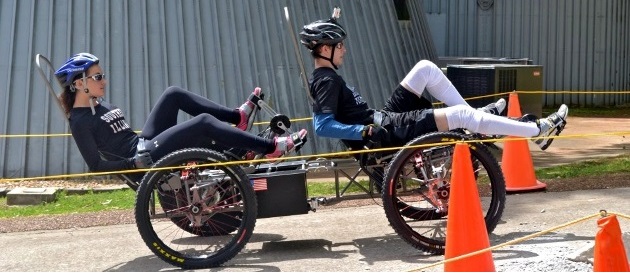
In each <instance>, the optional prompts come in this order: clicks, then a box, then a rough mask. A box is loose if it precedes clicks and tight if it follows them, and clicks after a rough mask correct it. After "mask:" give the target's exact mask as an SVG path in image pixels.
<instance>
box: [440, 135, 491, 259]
mask: <svg viewBox="0 0 630 273" xmlns="http://www.w3.org/2000/svg"><path fill="white" fill-rule="evenodd" d="M451 182H452V183H451V192H450V198H449V199H450V200H449V204H448V219H447V221H446V234H447V236H446V246H445V247H446V249H445V253H444V258H445V259H450V258H454V257H457V256H461V255H464V254H468V253H471V252H474V251H477V250H481V249H484V248H488V247H490V240H489V239H488V231H487V229H486V222H485V220H484V218H483V214H482V209H481V200H480V199H479V191H478V190H477V183H476V182H475V175H474V173H473V169H472V162H471V160H470V150H469V149H468V145H467V144H465V143H457V144H455V154H454V155H453V172H452V174H451ZM444 271H445V272H454V271H495V269H494V261H493V260H492V252H484V253H481V254H479V255H475V256H471V257H468V258H465V259H461V260H457V261H453V262H447V263H446V264H444Z"/></svg>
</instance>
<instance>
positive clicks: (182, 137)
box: [145, 114, 306, 160]
mask: <svg viewBox="0 0 630 273" xmlns="http://www.w3.org/2000/svg"><path fill="white" fill-rule="evenodd" d="M296 136H298V139H299V141H298V139H294V138H295V137H296ZM287 139H290V141H289V140H287ZM305 139H306V130H302V131H300V132H299V134H298V133H295V134H292V135H290V136H288V137H278V138H275V139H267V138H262V137H259V136H256V135H254V134H251V133H248V132H244V131H242V130H240V129H238V128H236V127H233V126H231V125H229V124H227V123H225V122H222V121H221V120H218V119H217V118H215V117H214V116H212V115H210V114H200V115H197V116H195V117H194V118H192V119H190V120H187V121H185V122H182V123H179V124H177V125H175V126H172V127H170V128H168V129H166V130H164V131H163V132H162V133H160V134H158V135H157V136H155V137H154V138H152V139H150V140H148V141H146V142H145V143H146V148H147V150H149V151H150V153H151V158H153V159H154V160H158V159H159V158H162V157H164V156H165V155H167V154H168V153H171V152H173V151H176V150H179V149H183V148H190V147H200V148H207V149H217V147H216V145H218V146H220V147H222V148H225V147H236V148H242V149H245V150H251V151H254V152H257V153H260V154H265V155H267V154H272V155H275V157H277V156H280V155H283V154H285V153H287V152H290V151H292V150H293V149H295V148H296V147H298V146H299V145H302V144H303V142H305V141H306V140H305ZM278 152H280V154H279V155H278Z"/></svg>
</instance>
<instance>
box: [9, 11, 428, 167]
mask: <svg viewBox="0 0 630 273" xmlns="http://www.w3.org/2000/svg"><path fill="white" fill-rule="evenodd" d="M335 5H339V6H340V7H341V8H342V17H341V20H340V22H341V23H342V24H343V25H344V26H345V27H346V28H347V30H348V31H349V33H350V36H349V39H348V41H347V46H348V49H349V50H348V54H347V55H346V64H345V67H344V68H343V69H342V70H341V74H343V75H344V76H345V77H346V78H347V80H348V82H349V83H351V84H354V85H356V87H357V88H358V90H360V92H361V93H362V94H364V95H365V97H366V99H367V100H368V101H370V102H372V105H373V106H374V107H380V106H382V105H383V104H384V100H385V98H387V97H388V95H389V93H390V92H391V90H392V89H393V88H394V87H395V86H396V84H397V83H398V81H399V80H400V79H401V78H402V77H403V76H404V75H405V73H406V71H408V70H409V69H410V68H411V66H412V65H413V64H414V63H415V62H416V61H417V60H419V59H421V58H431V59H434V58H435V56H437V54H436V53H435V49H434V47H433V45H432V44H431V41H430V39H426V38H423V37H429V34H428V30H427V29H426V27H422V26H418V22H422V21H423V18H420V17H418V16H423V12H422V11H421V10H420V7H421V5H420V4H419V3H417V2H415V1H410V3H409V6H410V8H411V9H410V14H411V20H410V22H407V23H400V22H399V21H398V19H397V16H396V12H395V8H394V5H393V3H392V1H380V0H379V1H363V0H344V1H320V0H318V1H312V0H311V1H307V0H303V1H297V0H296V1H289V0H284V1H281V0H264V1H261V0H216V1H200V0H199V1H194V0H190V1H179V0H164V1H161V0H138V1H123V0H92V1H83V0H50V1H44V0H41V1H39V0H19V1H18V0H2V1H0V37H1V39H2V43H0V98H1V99H0V106H1V107H2V110H1V111H0V134H3V135H13V136H14V135H19V134H58V133H68V132H69V130H68V127H67V124H66V122H65V120H63V119H62V118H61V114H60V112H59V110H58V109H57V106H56V105H55V104H54V102H53V100H52V98H51V97H50V96H49V95H48V94H47V92H46V90H45V86H44V83H43V81H42V80H41V79H40V78H39V75H38V74H37V71H36V67H35V64H34V56H35V54H37V53H40V54H42V55H44V56H46V57H48V58H49V59H50V60H51V61H52V64H53V66H55V67H54V68H57V67H58V66H60V65H61V64H62V63H63V62H64V61H65V60H66V58H67V57H68V56H70V55H71V54H73V53H77V52H83V51H88V52H92V53H94V54H96V55H97V56H99V57H100V58H101V60H102V63H101V65H102V67H103V68H104V70H105V73H106V74H107V76H108V82H109V85H108V90H107V92H108V93H107V96H106V100H108V101H110V102H112V103H113V104H115V105H118V106H119V107H121V108H122V109H123V111H124V112H125V115H126V118H127V120H128V121H129V122H130V125H131V126H132V128H134V129H136V130H138V129H140V128H141V127H142V125H143V122H144V120H145V118H146V117H147V115H148V113H149V111H150V110H151V107H152V105H153V104H154V103H155V101H156V100H157V98H158V97H159V96H160V94H161V93H162V90H164V89H165V88H166V87H167V86H170V85H178V86H182V87H184V88H188V89H190V90H192V91H194V92H197V93H199V94H201V95H203V96H206V97H209V98H211V99H213V100H215V101H217V102H219V103H222V104H225V105H229V106H234V107H237V106H238V105H240V104H241V103H242V102H243V101H244V100H245V98H246V97H247V96H248V94H249V92H250V91H251V90H252V89H253V88H254V87H255V86H261V87H262V88H263V89H264V90H266V91H267V92H268V94H269V95H268V102H269V103H270V104H271V105H272V107H274V108H275V109H276V110H277V111H278V112H281V113H285V114H287V115H289V116H290V117H292V118H301V117H310V116H311V112H310V106H309V103H308V101H307V97H306V94H305V91H304V88H303V86H302V83H301V79H300V71H299V68H298V65H297V61H296V58H295V56H294V51H293V44H292V42H291V40H290V36H289V34H288V32H287V25H286V24H285V22H284V10H283V7H284V6H289V7H290V14H291V16H292V19H293V21H294V29H296V30H299V29H300V28H301V26H302V25H303V24H305V23H307V22H310V21H313V20H316V19H322V18H328V17H329V16H330V14H331V12H332V8H333V7H334V6H335ZM300 50H301V54H302V56H303V59H304V60H305V61H306V67H307V70H308V71H309V72H310V70H312V62H311V61H310V59H309V56H308V53H307V51H306V50H304V49H302V48H300ZM180 118H181V119H185V118H186V117H183V116H182V117H180ZM264 120H268V117H264ZM293 127H294V128H303V127H307V128H308V129H310V130H311V131H312V128H311V127H312V126H311V123H310V121H309V122H302V123H296V124H294V126H293ZM338 149H339V147H338V145H337V142H336V141H329V140H326V139H324V138H316V137H314V136H312V137H311V138H310V141H309V142H308V146H307V147H306V148H305V149H303V150H302V154H317V153H322V152H329V151H335V150H338ZM0 169H1V170H2V173H0V177H4V178H12V177H32V176H41V175H56V174H73V173H82V172H85V171H87V167H86V166H85V163H84V162H83V159H82V158H81V155H80V154H79V152H78V150H77V148H76V147H75V144H74V141H73V140H72V139H71V138H70V137H65V136H60V137H49V138H44V137H29V138H25V137H2V138H0Z"/></svg>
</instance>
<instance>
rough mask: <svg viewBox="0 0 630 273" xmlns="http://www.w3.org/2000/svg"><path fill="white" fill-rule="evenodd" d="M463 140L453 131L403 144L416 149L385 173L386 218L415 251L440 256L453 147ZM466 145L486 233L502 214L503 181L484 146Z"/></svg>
mask: <svg viewBox="0 0 630 273" xmlns="http://www.w3.org/2000/svg"><path fill="white" fill-rule="evenodd" d="M467 138H468V136H466V135H463V134H459V133H455V132H437V133H430V134H426V135H423V136H420V137H418V138H416V139H414V140H412V141H410V142H409V143H407V145H406V146H420V147H419V148H408V149H402V150H400V151H399V152H398V153H397V154H396V155H395V156H394V158H393V160H392V162H391V163H390V165H389V167H388V169H387V171H386V177H385V181H384V189H383V195H382V197H383V207H384V209H385V214H386V216H387V219H388V220H389V223H390V224H391V226H392V227H393V228H394V230H395V231H396V233H398V235H399V236H400V237H401V238H402V239H403V240H405V241H406V242H407V243H409V244H411V245H412V246H413V247H415V248H417V249H419V250H422V251H425V252H427V253H432V254H443V253H444V247H445V243H446V235H447V234H446V220H447V219H446V218H447V216H448V210H449V208H448V201H449V196H450V186H451V181H450V178H451V167H452V162H453V153H454V151H455V144H454V142H456V141H461V140H467ZM440 143H444V144H442V145H441V144H440ZM468 145H470V153H471V157H472V158H471V162H472V164H473V171H474V177H475V178H476V182H477V187H478V191H479V195H480V196H479V197H480V200H481V203H482V204H481V207H482V210H483V214H484V218H485V222H486V228H487V230H488V233H490V232H492V231H493V230H494V228H495V227H496V226H497V223H498V222H499V220H500V219H501V214H502V213H503V209H504V206H505V181H504V179H503V173H502V172H501V168H500V167H499V164H498V163H497V161H496V159H495V158H494V156H493V155H492V154H491V153H490V151H489V150H488V149H487V148H486V146H485V145H483V144H481V143H468Z"/></svg>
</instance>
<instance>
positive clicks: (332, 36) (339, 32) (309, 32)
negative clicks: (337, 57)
mask: <svg viewBox="0 0 630 273" xmlns="http://www.w3.org/2000/svg"><path fill="white" fill-rule="evenodd" d="M345 38H346V31H345V30H344V29H343V27H342V26H341V25H339V24H338V23H337V21H336V20H334V19H330V20H317V21H315V22H312V23H310V24H308V25H305V26H304V27H303V28H302V31H301V32H300V42H302V44H303V45H304V46H306V48H308V49H309V50H313V49H315V48H317V47H318V46H320V45H335V44H338V43H339V42H341V41H343V40H344V39H345Z"/></svg>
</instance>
